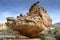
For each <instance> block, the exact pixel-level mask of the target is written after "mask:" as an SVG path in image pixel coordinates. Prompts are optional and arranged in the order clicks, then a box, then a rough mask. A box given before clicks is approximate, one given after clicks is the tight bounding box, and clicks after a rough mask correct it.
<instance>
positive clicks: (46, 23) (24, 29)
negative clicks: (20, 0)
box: [6, 2, 52, 37]
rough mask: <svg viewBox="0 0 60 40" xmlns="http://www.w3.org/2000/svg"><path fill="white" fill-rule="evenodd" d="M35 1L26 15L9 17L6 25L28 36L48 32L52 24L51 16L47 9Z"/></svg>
mask: <svg viewBox="0 0 60 40" xmlns="http://www.w3.org/2000/svg"><path fill="white" fill-rule="evenodd" d="M38 3H39V2H36V3H34V4H33V5H32V6H31V8H30V9H29V12H28V13H27V15H26V16H23V15H22V14H20V16H17V18H13V17H7V23H6V25H7V26H8V27H10V28H11V29H13V30H14V31H18V32H19V33H20V34H22V35H24V36H27V37H37V36H38V35H39V34H46V33H47V32H48V29H49V27H50V25H51V22H52V20H51V18H50V17H49V15H48V14H47V11H46V10H45V9H44V8H43V7H41V6H39V5H38Z"/></svg>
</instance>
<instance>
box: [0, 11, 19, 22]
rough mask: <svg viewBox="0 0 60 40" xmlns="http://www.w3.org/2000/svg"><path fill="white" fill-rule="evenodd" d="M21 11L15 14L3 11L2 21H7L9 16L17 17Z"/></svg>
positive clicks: (0, 19) (0, 18) (0, 17)
mask: <svg viewBox="0 0 60 40" xmlns="http://www.w3.org/2000/svg"><path fill="white" fill-rule="evenodd" d="M18 14H19V13H17V14H14V13H12V12H9V11H5V12H1V14H0V23H5V22H6V18H7V17H16V16H17V15H18Z"/></svg>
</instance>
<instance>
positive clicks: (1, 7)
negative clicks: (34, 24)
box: [0, 0, 60, 24]
mask: <svg viewBox="0 0 60 40" xmlns="http://www.w3.org/2000/svg"><path fill="white" fill-rule="evenodd" d="M36 1H40V3H39V5H41V6H43V7H44V8H45V9H46V10H47V12H48V14H49V16H50V17H51V18H52V23H53V24H54V23H57V22H60V0H0V23H5V22H6V17H9V16H12V17H16V16H17V15H19V14H20V13H22V14H23V15H25V14H26V13H27V12H28V10H29V8H30V6H31V5H32V4H33V3H35V2H36Z"/></svg>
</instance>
